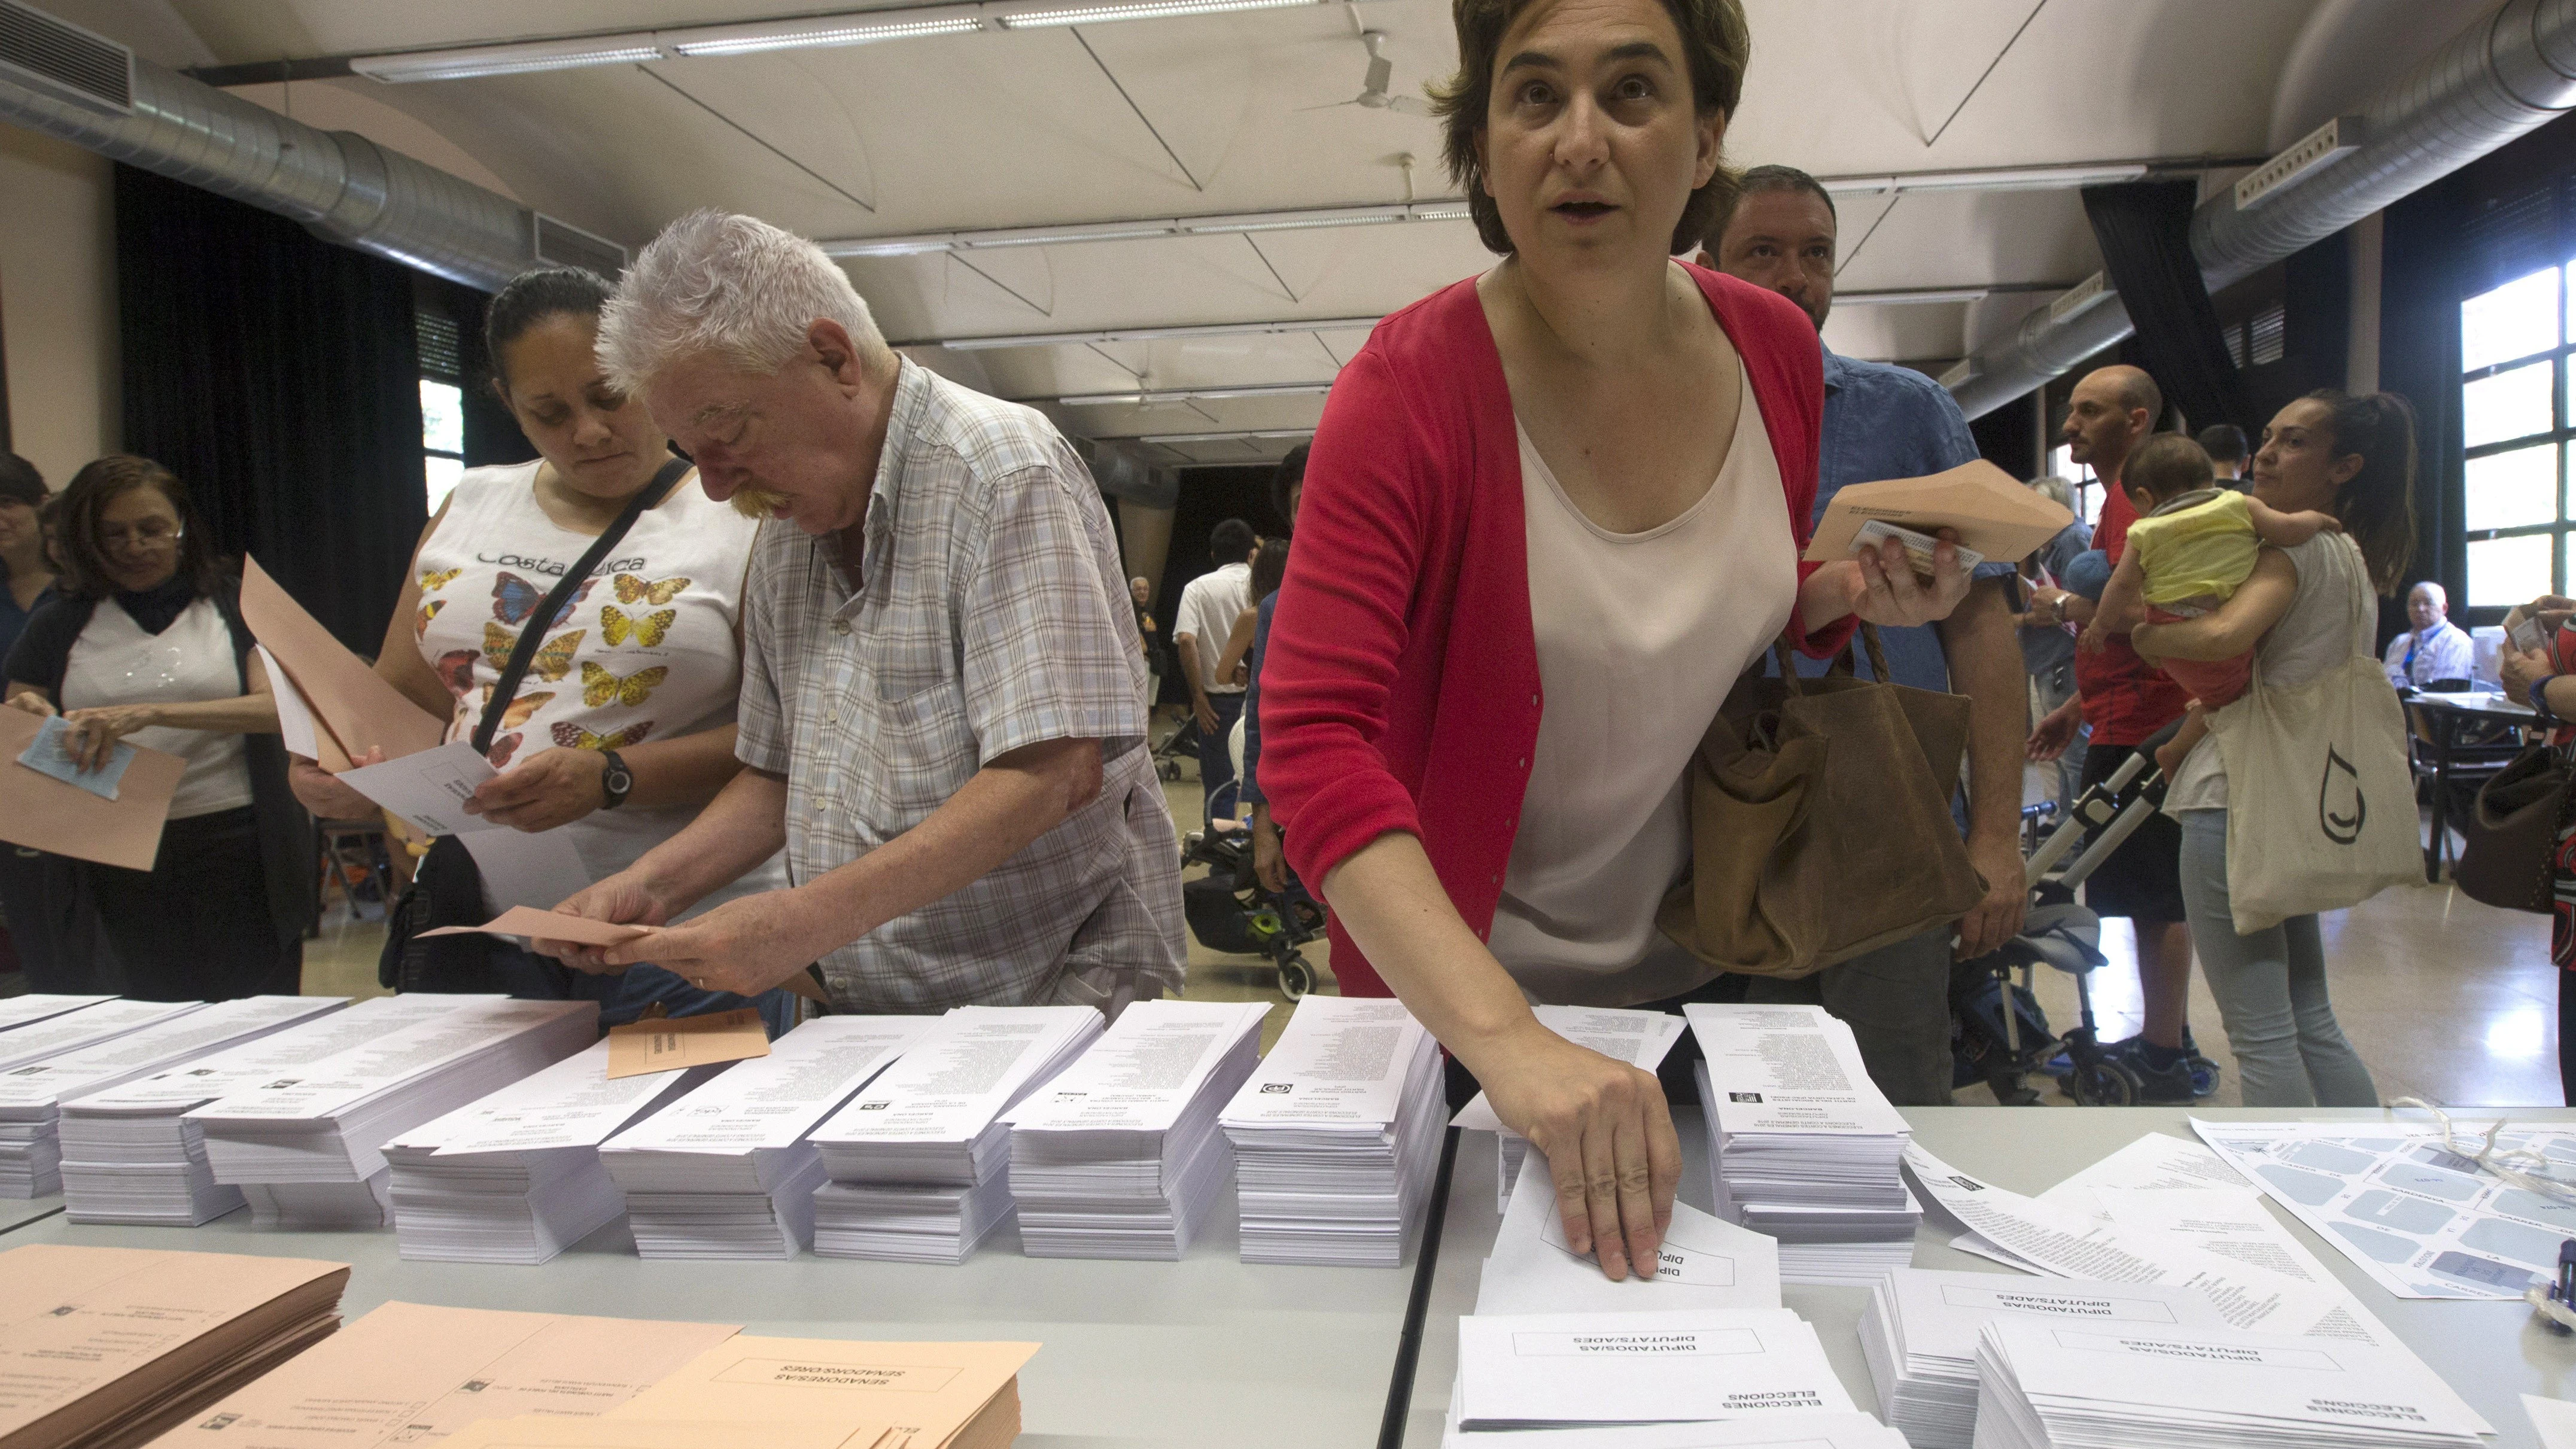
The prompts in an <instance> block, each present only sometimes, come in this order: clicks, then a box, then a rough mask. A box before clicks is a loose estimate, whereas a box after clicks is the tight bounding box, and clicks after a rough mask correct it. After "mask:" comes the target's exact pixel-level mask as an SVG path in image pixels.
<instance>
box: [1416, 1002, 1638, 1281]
mask: <svg viewBox="0 0 2576 1449" xmlns="http://www.w3.org/2000/svg"><path fill="white" fill-rule="evenodd" d="M1467 1066H1468V1068H1469V1070H1471V1071H1473V1072H1474V1073H1475V1074H1476V1080H1477V1081H1479V1082H1481V1083H1483V1084H1484V1088H1485V1094H1486V1095H1487V1096H1488V1097H1489V1098H1491V1099H1492V1101H1493V1104H1494V1111H1495V1114H1496V1115H1498V1116H1500V1117H1501V1118H1502V1119H1503V1125H1505V1126H1507V1127H1509V1128H1511V1129H1512V1130H1513V1131H1515V1132H1518V1133H1519V1134H1521V1135H1522V1136H1524V1137H1526V1138H1528V1139H1529V1140H1530V1145H1531V1146H1533V1147H1535V1148H1537V1149H1538V1150H1539V1151H1540V1152H1542V1153H1544V1154H1546V1156H1547V1161H1548V1167H1549V1170H1550V1171H1551V1172H1553V1173H1554V1174H1555V1177H1556V1208H1557V1213H1558V1215H1559V1216H1560V1217H1561V1218H1562V1219H1563V1221H1564V1225H1565V1242H1566V1246H1567V1247H1569V1248H1571V1249H1573V1250H1574V1252H1576V1253H1577V1254H1582V1253H1589V1252H1592V1251H1594V1250H1595V1249H1596V1248H1597V1249H1599V1253H1600V1259H1601V1271H1602V1272H1604V1273H1606V1274H1608V1275H1609V1276H1610V1277H1611V1278H1612V1279H1614V1280H1616V1279H1621V1278H1626V1277H1628V1276H1629V1275H1630V1273H1631V1272H1632V1271H1633V1272H1634V1273H1635V1274H1636V1276H1638V1277H1652V1276H1653V1275H1654V1272H1655V1264H1656V1261H1657V1258H1656V1250H1657V1249H1658V1248H1660V1247H1661V1246H1662V1245H1663V1241H1664V1230H1665V1229H1666V1228H1668V1227H1670V1226H1671V1225H1672V1221H1673V1190H1674V1189H1675V1187H1677V1186H1678V1185H1679V1184H1680V1181H1681V1173H1682V1148H1681V1139H1680V1138H1679V1137H1677V1136H1676V1135H1675V1134H1674V1132H1673V1117H1672V1113H1671V1111H1670V1110H1669V1109H1667V1108H1666V1107H1665V1106H1664V1089H1663V1084H1662V1083H1660V1082H1658V1081H1657V1080H1656V1079H1655V1075H1654V1073H1652V1072H1646V1071H1640V1070H1638V1069H1637V1068H1636V1067H1633V1066H1630V1065H1629V1064H1628V1063H1626V1062H1622V1061H1616V1060H1613V1059H1612V1058H1610V1057H1606V1056H1603V1055H1602V1054H1601V1053H1599V1052H1596V1051H1594V1050H1592V1049H1591V1048H1589V1047H1584V1046H1578V1045H1576V1044H1575V1043H1573V1042H1570V1041H1567V1040H1566V1039H1565V1038H1564V1037H1561V1036H1558V1035H1557V1034H1556V1033H1555V1032H1552V1031H1549V1030H1548V1029H1547V1028H1546V1027H1543V1026H1541V1025H1539V1024H1538V1022H1537V1021H1536V1020H1535V1019H1532V1020H1531V1021H1530V1022H1529V1024H1528V1025H1527V1026H1526V1027H1524V1028H1521V1029H1520V1030H1518V1031H1516V1032H1515V1033H1514V1034H1513V1035H1512V1036H1511V1037H1510V1038H1508V1039H1506V1040H1504V1041H1502V1042H1500V1043H1497V1044H1496V1045H1493V1046H1489V1047H1486V1048H1484V1049H1482V1050H1480V1051H1478V1052H1477V1053H1476V1055H1475V1057H1474V1058H1473V1059H1472V1060H1469V1061H1468V1062H1467Z"/></svg>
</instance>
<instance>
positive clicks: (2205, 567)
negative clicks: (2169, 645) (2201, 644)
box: [2079, 433, 2342, 710]
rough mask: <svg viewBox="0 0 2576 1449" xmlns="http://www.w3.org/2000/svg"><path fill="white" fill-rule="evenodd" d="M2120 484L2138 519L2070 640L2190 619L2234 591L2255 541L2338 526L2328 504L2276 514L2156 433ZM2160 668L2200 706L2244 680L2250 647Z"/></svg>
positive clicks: (2257, 548)
mask: <svg viewBox="0 0 2576 1449" xmlns="http://www.w3.org/2000/svg"><path fill="white" fill-rule="evenodd" d="M2120 485H2121V486H2122V487H2124V488H2126V489H2128V491H2129V501H2130V502H2131V503H2133V504H2135V505H2136V506H2137V510H2138V515H2139V517H2138V521H2137V522H2135V523H2132V524H2130V525H2129V540H2128V543H2127V545H2126V546H2125V550H2124V551H2123V552H2122V553H2121V555H2120V562H2119V563H2118V565H2117V566H2115V567H2114V568H2113V569H2112V570H2111V582H2110V584H2109V585H2108V586H2107V587H2105V588H2104V589H2103V590H2102V603H2101V606H2100V608H2099V609H2097V610H2096V611H2095V613H2094V616H2093V624H2092V626H2091V627H2090V628H2088V629H2086V630H2085V631H2084V637H2083V639H2082V640H2081V641H2079V643H2080V647H2082V648H2085V649H2091V650H2099V649H2100V648H2101V647H2102V644H2103V640H2104V638H2105V637H2106V636H2108V635H2111V634H2125V633H2127V632H2128V631H2129V630H2131V629H2134V628H2136V627H2137V626H2138V625H2139V624H2142V623H2153V624H2170V623H2175V622H2177V621H2180V620H2183V619H2191V618H2197V617H2199V616H2200V615H2203V614H2207V613H2210V612H2212V611H2213V610H2215V609H2217V608H2218V607H2219V606H2220V605H2221V604H2224V603H2226V602H2227V601H2228V600H2229V599H2231V598H2233V597H2235V595H2236V591H2237V589H2239V588H2240V587H2242V586H2243V585H2244V583H2245V580H2246V579H2247V578H2249V577H2251V576H2252V575H2253V572H2254V560H2255V558H2256V557H2257V556H2258V555H2259V554H2261V553H2262V551H2263V546H2264V545H2265V544H2270V545H2272V546H2274V547H2276V548H2295V547H2297V546H2298V545H2300V544H2303V543H2306V542H2307V541H2308V540H2309V539H2312V538H2314V537H2316V536H2317V535H2318V534H2319V533H2320V532H2325V531H2340V530H2341V528H2342V525H2341V524H2339V523H2337V522H2336V521H2335V517H2334V515H2333V514H2330V513H2320V512H2316V511H2313V510H2311V511H2308V512H2302V513H2283V512H2281V511H2280V510H2278V509H2276V508H2270V507H2267V506H2265V505H2264V504H2263V503H2262V502H2261V501H2259V500H2257V499H2256V498H2254V497H2253V496H2252V495H2250V494H2245V493H2237V492H2234V491H2231V490H2229V489H2224V488H2220V487H2218V486H2217V474H2216V470H2215V469H2214V468H2213V467H2212V466H2211V464H2210V461H2209V455H2208V454H2207V453H2205V452H2202V451H2201V447H2200V445H2199V444H2198V443H2195V442H2193V441H2192V440H2191V439H2189V438H2186V437H2184V436H2182V435H2181V434H2179V433H2159V434H2157V435H2156V436H2154V437H2152V438H2149V439H2148V440H2147V441H2145V442H2143V443H2141V444H2139V445H2138V448H2137V451H2135V452H2133V453H2131V454H2130V455H2129V460H2128V462H2127V464H2126V465H2125V466H2124V467H2122V469H2121V470H2120ZM2164 668H2165V673H2166V674H2168V675H2171V676H2172V677H2173V679H2174V681H2175V682H2176V683H2178V684H2180V685H2181V686H2182V687H2183V688H2185V689H2188V690H2190V691H2191V692H2192V697H2193V699H2194V700H2196V701H2197V702H2198V703H2199V705H2200V707H2201V708H2202V709H2204V710H2212V709H2218V708H2220V707H2222V706H2225V705H2229V704H2233V703H2235V702H2236V700H2237V699H2238V698H2239V697H2240V696H2242V695H2243V694H2244V693H2245V689H2246V685H2247V684H2248V682H2249V681H2250V680H2251V679H2252V676H2253V669H2254V651H2253V650H2251V649H2248V650H2246V651H2245V652H2244V653H2242V654H2239V655H2236V656H2235V657H2234V658H2230V659H2220V660H2214V661H2200V660H2187V659H2169V660H2167V661H2165V666H2164Z"/></svg>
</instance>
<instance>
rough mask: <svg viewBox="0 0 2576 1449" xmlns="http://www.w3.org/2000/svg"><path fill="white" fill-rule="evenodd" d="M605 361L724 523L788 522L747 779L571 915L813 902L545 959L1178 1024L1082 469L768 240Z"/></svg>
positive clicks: (676, 288)
mask: <svg viewBox="0 0 2576 1449" xmlns="http://www.w3.org/2000/svg"><path fill="white" fill-rule="evenodd" d="M599 352H600V360H601V363H602V365H603V366H604V367H605V369H606V371H607V373H608V376H609V378H610V380H611V381H612V382H614V383H615V384H616V385H617V386H619V387H620V388H623V389H625V390H627V391H628V392H630V393H631V394H632V395H634V396H637V397H640V398H641V399H642V400H643V401H644V404H645V406H646V407H647V408H648V409H649V410H650V411H651V413H652V415H653V418H654V421H655V422H656V423H658V424H659V425H661V427H662V428H663V429H664V430H665V431H667V432H668V433H669V434H670V435H671V438H672V440H673V441H674V442H675V443H676V444H677V445H678V446H679V447H680V448H682V449H683V450H685V451H686V452H687V453H688V454H689V456H690V457H691V458H692V459H694V460H695V461H696V463H697V466H698V473H699V477H700V479H701V480H702V482H703V485H704V487H705V488H706V491H707V493H708V495H709V496H710V497H713V498H715V499H718V500H720V501H721V500H727V499H730V500H731V501H732V503H733V505H734V507H736V508H738V509H741V510H743V511H745V512H748V513H753V514H756V515H758V516H761V517H764V518H767V519H769V520H771V521H770V522H767V523H765V524H764V525H763V526H762V528H761V530H760V535H759V539H758V541H757V542H756V543H755V544H754V545H753V550H752V558H751V567H750V576H749V579H748V581H747V583H746V584H745V586H744V591H743V619H742V631H743V682H742V705H741V711H740V718H741V735H740V739H739V741H738V743H737V745H736V753H738V754H739V755H740V756H741V758H742V760H743V763H744V765H745V766H746V767H747V768H745V769H744V770H743V771H742V773H740V774H738V775H736V776H735V777H734V779H733V782H732V783H731V784H729V785H728V786H726V787H725V789H724V791H723V793H721V794H719V795H718V796H717V797H716V798H715V800H714V801H713V802H711V803H710V804H709V805H708V806H707V807H706V809H705V811H704V812H703V813H702V814H700V815H699V817H698V819H697V820H696V821H695V822H693V823H692V824H691V825H689V826H688V828H686V829H684V830H682V831H681V832H680V833H679V834H678V835H676V836H674V837H673V838H672V839H670V840H669V841H667V842H666V843H664V844H663V845H661V846H660V847H658V848H656V849H654V850H652V851H650V852H648V853H647V854H646V855H645V856H644V857H643V858H642V859H641V860H638V861H637V862H636V863H635V865H634V866H633V867H632V868H631V869H628V870H626V871H623V872H620V873H619V874H617V875H614V876H611V877H609V878H608V879H606V880H603V881H601V882H599V883H598V884H597V885H595V886H593V887H591V888H590V889H588V890H586V891H584V892H582V893H581V894H579V895H577V896H575V897H573V898H572V900H571V901H569V902H567V903H566V905H565V907H564V908H565V909H567V910H571V911H574V912H577V913H579V914H581V915H584V916H588V917H591V918H593V919H598V920H608V921H628V922H641V923H647V924H657V923H659V922H662V921H664V920H668V919H670V918H671V917H673V916H675V915H677V914H678V913H679V912H680V911H682V910H684V909H686V908H687V907H688V906H689V905H690V904H691V903H692V902H694V901H696V900H698V899H700V898H702V897H704V896H705V895H707V894H708V893H710V892H712V891H714V890H716V889H717V888H718V887H720V886H722V885H724V884H725V883H726V882H728V881H731V880H732V879H733V878H734V877H736V876H737V875H740V874H741V873H743V872H744V871H746V870H748V869H750V868H751V867H752V866H754V865H756V864H758V863H759V862H760V861H762V860H764V859H766V858H767V857H768V856H769V855H770V854H771V853H772V852H774V851H776V850H778V849H779V848H780V847H781V846H782V845H783V846H784V847H785V848H786V851H787V862H788V873H789V879H790V880H791V881H792V882H793V884H792V886H791V887H790V888H789V889H787V890H784V891H776V892H770V893H766V894H760V895H752V896H746V897H742V898H740V899H738V900H734V901H731V902H728V903H726V904H724V905H721V906H718V907H717V908H715V909H714V910H712V911H709V912H707V913H706V914H704V915H701V916H698V917H696V918H695V919H692V920H689V921H687V922H684V923H682V924H679V925H675V926H670V927H668V928H666V929H663V930H661V931H658V932H656V933H655V934H654V935H653V936H651V937H650V938H649V939H648V940H639V941H637V942H634V943H631V945H629V946H626V947H620V948H614V949H611V950H608V951H605V952H599V951H591V950H586V949H583V948H580V947H576V946H572V945H569V944H565V943H546V946H545V949H548V950H549V951H550V952H552V953H553V954H555V955H558V956H559V957H561V958H562V959H563V960H565V961H567V962H570V963H571V964H573V965H576V966H580V967H582V968H584V969H588V970H615V969H621V968H623V967H624V966H626V965H629V964H633V963H634V962H637V961H641V960H644V959H646V958H648V957H649V958H650V959H651V960H652V961H653V962H654V963H655V964H657V965H660V966H663V967H665V968H666V969H669V970H671V971H675V972H678V973H680V974H681V975H683V976H686V977H689V978H690V979H692V980H694V981H696V982H698V983H699V984H700V985H702V986H705V987H708V988H711V989H722V990H729V991H734V990H738V991H744V992H755V991H759V990H762V989H764V988H767V987H770V986H775V985H777V984H779V983H780V982H781V981H784V980H786V979H788V978H790V977H792V976H794V975H795V974H796V973H798V972H799V971H802V970H803V969H804V968H805V966H806V964H807V963H809V962H820V964H821V967H822V973H823V977H824V981H825V985H826V987H827V988H828V993H829V995H830V997H831V1000H832V1004H833V1005H834V1006H835V1007H836V1008H839V1009H842V1010H852V1011H896V1012H930V1011H940V1010H944V1009H946V1008H948V1007H952V1006H961V1005H968V1004H983V1005H1031V1004H1043V1003H1050V1002H1058V1003H1082V1004H1091V1005H1097V1006H1100V1007H1102V1008H1104V1009H1109V1010H1113V1011H1114V1010H1115V1009H1116V1008H1117V1007H1119V1006H1121V1005H1123V1004H1124V1003H1125V1002H1126V1001H1129V1000H1134V999H1140V998H1146V997H1152V996H1155V995H1158V994H1160V993H1161V992H1163V991H1165V990H1167V989H1168V990H1177V988H1178V987H1179V986H1180V983H1181V974H1182V964H1183V961H1184V959H1185V957H1184V950H1185V947H1184V941H1183V937H1182V926H1181V891H1180V875H1179V862H1180V850H1179V845H1178V841H1177V839H1176V838H1175V836H1174V834H1173V830H1172V819H1171V814H1170V812H1169V811H1168V810H1167V809H1166V808H1165V807H1164V804H1163V794H1162V786H1161V782H1160V781H1159V780H1158V779H1157V778H1156V777H1155V773H1154V767H1153V763H1152V761H1151V759H1150V757H1149V755H1148V752H1147V750H1146V749H1145V709H1144V704H1143V690H1144V684H1145V676H1144V661H1143V657H1142V655H1141V654H1140V653H1139V651H1138V647H1137V636H1136V620H1135V611H1134V608H1133V606H1132V605H1131V604H1130V603H1129V601H1128V599H1127V580H1126V577H1125V575H1124V573H1123V572H1122V571H1121V569H1120V567H1119V560H1118V550H1117V544H1116V540H1115V536H1114V533H1113V531H1112V529H1111V527H1110V522H1109V515H1108V510H1107V508H1106V507H1105V506H1104V505H1103V503H1102V501H1101V497H1100V490H1099V488H1098V486H1097V485H1096V484H1094V483H1093V481H1092V479H1091V476H1090V474H1089V472H1088V471H1087V470H1085V468H1084V467H1083V464H1082V461H1081V459H1080V458H1078V457H1077V456H1076V455H1075V454H1074V451H1073V449H1072V448H1071V447H1070V446H1069V445H1068V444H1067V443H1066V442H1065V440H1064V438H1063V436H1062V435H1061V434H1059V433H1057V431H1056V430H1055V428H1054V427H1053V426H1052V425H1051V424H1049V423H1048V422H1047V420H1046V419H1045V418H1043V417H1040V416H1039V415H1038V414H1036V413H1034V412H1032V411H1030V410H1029V409H1027V408H1024V407H1019V406H1016V405H1014V404H1011V403H1006V402H1001V401H997V400H995V399H993V398H989V397H985V396H982V395H981V394H978V393H975V392H971V391H969V390H967V389H965V388H963V387H959V386H958V385H956V384H955V383H952V382H949V381H947V380H946V379H944V378H941V377H938V376H935V375H933V374H932V373H930V372H929V371H928V370H926V369H924V368H922V367H921V366H920V365H918V364H916V363H912V362H908V361H905V360H904V359H902V358H901V357H899V356H897V355H896V354H895V352H894V351H893V349H891V348H889V347H888V346H887V345H886V343H885V340H884V338H883V336H882V335H881V334H880V333H879V332H878V331H877V328H876V324H875V322H874V320H873V319H872V318H871V317H870V315H869V312H868V307H867V304H866V303H865V302H864V301H862V300H860V298H859V295H858V293H857V292H856V291H855V290H854V289H853V288H852V287H851V286H850V282H849V279H848V278H847V277H845V276H844V275H843V274H842V272H841V269H840V268H839V267H838V266H837V265H835V264H834V263H833V262H832V260H831V259H830V258H828V257H826V256H825V255H824V254H823V252H822V250H821V248H819V247H817V246H815V245H814V244H813V243H812V242H810V241H806V240H804V239H803V238H800V237H796V236H792V235H790V234H788V233H786V232H784V231H781V230H779V229H778V228H776V227H773V226H770V225H768V224H766V223H764V222H761V221H757V220H754V219H752V218H750V217H746V216H729V215H725V214H722V213H718V212H712V211H701V212H697V213H695V214H693V215H690V216H686V217H683V218H681V219H680V220H679V221H676V222H674V223H672V224H671V226H670V227H669V228H668V229H667V230H665V231H664V232H663V233H662V235H661V236H660V237H659V238H657V239H656V240H655V241H654V242H653V244H652V245H651V246H649V247H647V248H645V250H644V252H643V254H642V255H641V256H640V257H638V258H637V259H636V261H635V264H634V265H633V267H631V268H630V269H629V270H628V271H627V273H626V276H625V279H624V281H623V282H621V283H620V284H619V286H618V289H617V295H616V297H615V299H614V300H613V301H611V302H610V304H609V306H608V308H607V311H606V312H605V313H604V315H603V316H602V317H601V319H600V329H599ZM637 662H638V663H639V664H640V663H642V662H643V657H642V655H641V654H639V658H638V661H637Z"/></svg>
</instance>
